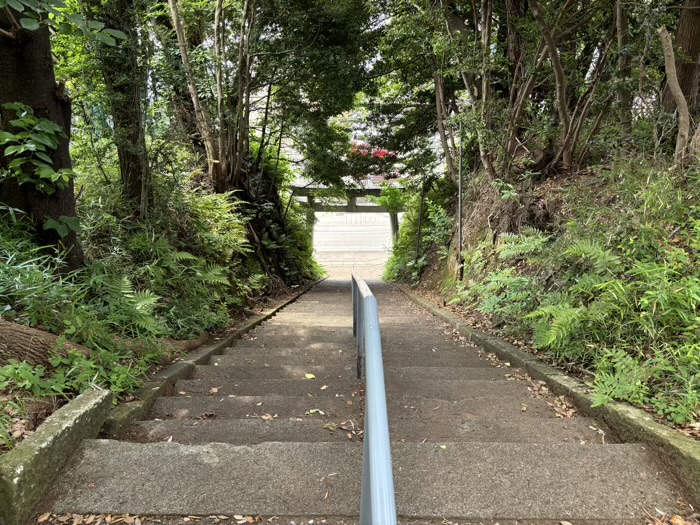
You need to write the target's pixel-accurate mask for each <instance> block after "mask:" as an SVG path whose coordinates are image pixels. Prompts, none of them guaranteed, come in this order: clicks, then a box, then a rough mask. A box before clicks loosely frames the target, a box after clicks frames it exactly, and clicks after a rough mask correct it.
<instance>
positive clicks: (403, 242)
mask: <svg viewBox="0 0 700 525" xmlns="http://www.w3.org/2000/svg"><path fill="white" fill-rule="evenodd" d="M452 189H453V188H452V186H451V183H450V182H448V181H444V180H441V181H438V182H437V183H435V185H434V187H433V188H431V189H430V190H429V191H427V192H426V195H425V202H424V205H423V217H422V219H421V217H420V209H421V207H420V194H419V193H418V192H417V191H415V190H410V189H406V190H405V192H406V193H405V195H404V196H403V197H402V202H403V203H404V206H405V208H404V216H403V219H402V221H401V227H400V228H399V236H398V238H397V239H395V241H394V247H393V249H392V253H391V257H390V258H389V261H388V262H387V265H386V267H385V269H384V278H386V279H389V280H394V279H408V280H411V281H417V280H418V279H420V276H421V274H422V272H423V270H424V269H425V268H426V266H427V265H428V255H429V253H430V252H431V251H434V252H437V253H438V256H439V257H440V258H441V259H444V258H445V257H446V256H447V253H448V246H449V242H450V238H451V237H452V229H453V220H452V218H451V217H450V215H449V212H448V211H447V208H448V206H449V203H451V201H452V199H453V194H452ZM390 198H391V199H393V202H394V203H395V201H396V199H397V198H398V197H397V196H395V195H394V194H389V196H387V200H388V199H390ZM419 223H420V226H421V238H420V251H418V225H419Z"/></svg>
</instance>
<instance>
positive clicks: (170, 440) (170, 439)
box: [165, 436, 173, 443]
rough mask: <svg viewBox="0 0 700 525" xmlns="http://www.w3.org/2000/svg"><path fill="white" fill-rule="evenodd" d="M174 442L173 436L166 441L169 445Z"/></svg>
mask: <svg viewBox="0 0 700 525" xmlns="http://www.w3.org/2000/svg"><path fill="white" fill-rule="evenodd" d="M172 440H173V436H170V437H168V439H166V440H165V441H167V442H168V443H171V442H172Z"/></svg>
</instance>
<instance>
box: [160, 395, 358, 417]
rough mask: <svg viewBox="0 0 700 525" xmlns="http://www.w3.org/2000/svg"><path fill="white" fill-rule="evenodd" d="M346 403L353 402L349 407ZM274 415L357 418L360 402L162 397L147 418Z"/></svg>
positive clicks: (328, 398)
mask: <svg viewBox="0 0 700 525" xmlns="http://www.w3.org/2000/svg"><path fill="white" fill-rule="evenodd" d="M348 403H352V404H351V405H348ZM263 414H272V415H275V414H277V417H279V418H285V419H286V418H302V419H338V420H344V419H358V418H360V417H361V413H360V400H359V399H357V398H354V397H351V396H344V397H335V396H334V395H333V396H331V395H329V396H326V397H307V396H303V397H302V396H293V397H292V396H276V395H266V396H236V397H221V396H216V397H214V396H212V397H208V396H207V397H203V396H197V397H186V396H177V397H175V396H173V397H161V398H158V399H157V400H156V402H155V403H154V404H153V407H152V408H151V413H150V414H149V417H151V418H157V419H198V418H199V419H222V418H229V419H245V418H254V417H258V416H262V415H263Z"/></svg>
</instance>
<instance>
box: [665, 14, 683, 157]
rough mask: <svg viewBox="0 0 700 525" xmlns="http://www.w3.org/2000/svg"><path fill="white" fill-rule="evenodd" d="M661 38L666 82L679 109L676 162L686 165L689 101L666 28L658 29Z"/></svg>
mask: <svg viewBox="0 0 700 525" xmlns="http://www.w3.org/2000/svg"><path fill="white" fill-rule="evenodd" d="M658 32H659V36H660V37H661V47H662V48H663V50H664V64H665V65H666V82H667V85H668V88H669V90H670V92H671V95H672V96H673V98H674V100H675V101H676V107H677V108H678V135H677V137H676V153H675V155H674V157H673V158H674V161H675V162H676V163H678V164H681V165H682V164H684V163H685V160H686V158H685V157H686V153H687V148H688V137H689V135H690V112H689V111H688V101H687V100H686V99H685V95H684V94H683V90H682V89H681V86H680V84H679V83H678V75H677V73H676V57H675V55H674V53H673V41H672V40H671V35H669V34H668V31H667V30H666V27H665V26H661V27H660V28H659V29H658Z"/></svg>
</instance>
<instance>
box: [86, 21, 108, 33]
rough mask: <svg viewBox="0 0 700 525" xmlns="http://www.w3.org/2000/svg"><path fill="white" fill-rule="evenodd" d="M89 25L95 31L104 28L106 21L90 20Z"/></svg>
mask: <svg viewBox="0 0 700 525" xmlns="http://www.w3.org/2000/svg"><path fill="white" fill-rule="evenodd" d="M87 26H88V28H89V29H92V30H93V31H99V30H100V29H103V28H104V26H105V25H104V22H99V21H97V20H88V23H87Z"/></svg>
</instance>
